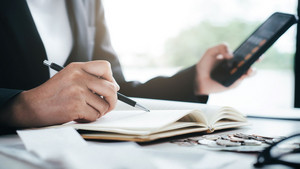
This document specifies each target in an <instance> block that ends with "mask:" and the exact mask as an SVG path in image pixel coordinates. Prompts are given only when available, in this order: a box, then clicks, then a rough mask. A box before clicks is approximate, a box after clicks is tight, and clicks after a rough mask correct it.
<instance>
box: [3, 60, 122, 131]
mask: <svg viewBox="0 0 300 169" xmlns="http://www.w3.org/2000/svg"><path fill="white" fill-rule="evenodd" d="M41 64H42V63H41ZM98 77H103V78H98ZM118 90H119V86H118V85H117V84H116V83H115V80H114V79H113V76H112V72H111V68H110V64H109V63H108V62H107V61H91V62H81V63H71V64H69V65H68V66H66V67H65V68H64V69H63V70H62V71H60V72H59V73H57V74H56V75H54V76H53V77H52V78H50V79H49V80H47V81H46V82H44V83H43V84H37V87H35V88H32V89H30V90H25V91H22V92H20V93H18V94H17V95H16V96H15V97H14V98H12V99H11V101H10V103H9V104H7V106H6V109H5V113H2V116H3V117H5V118H6V119H7V125H9V126H13V127H17V128H26V127H41V126H49V125H56V124H63V123H66V122H70V121H77V122H91V121H95V120H96V119H98V118H99V117H101V116H103V115H105V114H106V113H107V112H109V111H110V110H112V109H113V108H114V107H115V106H116V103H117V91H118ZM97 95H100V96H101V97H99V96H97ZM3 123H4V122H3Z"/></svg>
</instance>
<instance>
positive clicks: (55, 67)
mask: <svg viewBox="0 0 300 169" xmlns="http://www.w3.org/2000/svg"><path fill="white" fill-rule="evenodd" d="M43 63H44V65H46V66H48V67H50V68H51V69H53V70H56V71H58V72H59V71H61V70H62V69H63V67H62V66H60V65H58V64H56V63H52V62H49V61H48V60H44V62H43ZM117 95H118V100H120V101H122V102H124V103H127V104H129V105H131V106H133V107H135V108H138V109H141V110H144V111H146V112H150V110H148V109H147V108H145V107H144V106H142V105H140V104H138V103H137V102H136V101H134V100H132V99H130V98H128V97H127V96H125V95H123V94H121V93H119V92H118V93H117Z"/></svg>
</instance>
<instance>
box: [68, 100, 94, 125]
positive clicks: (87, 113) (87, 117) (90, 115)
mask: <svg viewBox="0 0 300 169" xmlns="http://www.w3.org/2000/svg"><path fill="white" fill-rule="evenodd" d="M98 117H99V113H98V111H97V110H96V109H94V108H93V107H92V106H90V105H89V104H87V103H86V104H85V105H84V108H83V110H82V112H79V114H78V118H77V119H75V120H74V121H76V122H79V123H87V122H92V121H95V120H97V119H98Z"/></svg>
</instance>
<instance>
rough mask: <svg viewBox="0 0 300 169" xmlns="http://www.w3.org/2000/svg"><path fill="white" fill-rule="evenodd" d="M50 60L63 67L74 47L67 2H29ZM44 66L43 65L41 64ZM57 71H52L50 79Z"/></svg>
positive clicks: (52, 0) (47, 0)
mask: <svg viewBox="0 0 300 169" xmlns="http://www.w3.org/2000/svg"><path fill="white" fill-rule="evenodd" d="M27 4H28V6H29V9H30V12H31V15H32V17H33V20H34V22H35V25H36V27H37V30H38V32H39V35H40V37H41V39H42V41H43V44H44V47H45V50H46V53H47V57H48V60H49V61H51V62H54V63H57V64H59V65H63V64H64V63H65V62H66V60H67V58H68V56H69V55H70V52H71V50H72V47H73V37H72V30H71V26H70V22H69V18H68V13H67V7H66V2H65V0H27ZM41 64H42V63H41ZM55 73H56V71H54V70H52V69H50V77H52V76H53V75H55Z"/></svg>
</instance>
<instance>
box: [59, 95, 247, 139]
mask: <svg viewBox="0 0 300 169" xmlns="http://www.w3.org/2000/svg"><path fill="white" fill-rule="evenodd" d="M134 100H136V101H137V102H138V103H140V104H141V105H144V106H145V107H147V108H148V109H150V110H151V111H150V112H144V111H141V110H137V109H134V108H131V107H130V106H128V105H126V104H124V103H122V102H118V104H117V107H116V109H115V110H113V111H111V112H109V113H107V114H106V115H105V116H103V117H101V118H99V119H98V120H96V121H95V122H91V123H76V122H69V123H66V124H64V126H71V127H73V128H75V129H77V130H80V131H84V132H80V133H81V136H82V137H83V138H85V139H98V140H121V141H136V142H148V141H153V140H157V139H161V138H166V137H172V136H178V135H182V134H189V133H197V132H208V133H211V132H214V131H215V130H221V129H228V128H236V127H240V126H244V125H247V124H248V123H247V119H246V117H245V116H244V115H243V114H241V113H240V112H239V111H237V110H235V109H233V108H231V107H219V106H213V105H207V104H200V103H187V102H178V101H165V100H155V99H139V98H134Z"/></svg>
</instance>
